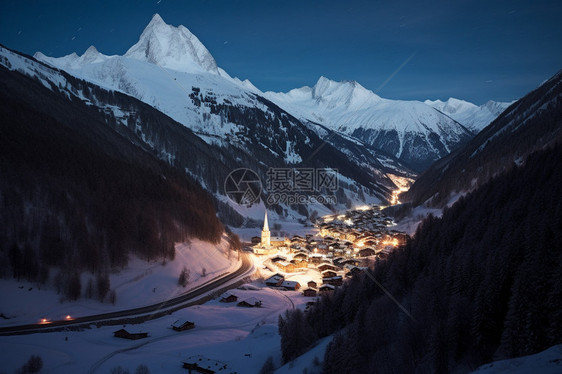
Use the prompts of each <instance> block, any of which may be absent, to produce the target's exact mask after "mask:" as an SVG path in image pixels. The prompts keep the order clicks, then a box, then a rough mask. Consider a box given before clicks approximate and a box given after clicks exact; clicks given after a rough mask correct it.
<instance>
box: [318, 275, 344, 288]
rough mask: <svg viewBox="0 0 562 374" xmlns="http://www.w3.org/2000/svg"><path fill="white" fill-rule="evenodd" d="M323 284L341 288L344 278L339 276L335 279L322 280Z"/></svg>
mask: <svg viewBox="0 0 562 374" xmlns="http://www.w3.org/2000/svg"><path fill="white" fill-rule="evenodd" d="M322 282H323V284H330V285H332V286H341V285H342V284H343V277H342V276H341V275H337V276H335V277H330V278H322Z"/></svg>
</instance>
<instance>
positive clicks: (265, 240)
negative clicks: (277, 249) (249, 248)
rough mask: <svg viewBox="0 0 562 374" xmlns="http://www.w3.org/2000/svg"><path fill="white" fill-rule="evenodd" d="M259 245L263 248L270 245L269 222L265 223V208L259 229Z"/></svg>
mask: <svg viewBox="0 0 562 374" xmlns="http://www.w3.org/2000/svg"><path fill="white" fill-rule="evenodd" d="M261 245H262V247H264V248H269V247H270V246H271V233H270V232H269V224H268V223H267V209H266V210H265V218H264V219H263V229H262V230H261Z"/></svg>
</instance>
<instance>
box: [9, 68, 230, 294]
mask: <svg viewBox="0 0 562 374" xmlns="http://www.w3.org/2000/svg"><path fill="white" fill-rule="evenodd" d="M0 117H1V118H2V121H1V122H0V206H1V209H0V226H1V227H2V230H0V276H2V277H11V276H13V277H15V278H18V279H21V278H23V279H28V280H31V281H39V282H42V283H44V282H47V281H48V280H49V279H50V278H52V275H53V274H54V271H53V270H57V269H58V270H57V271H59V272H60V274H63V276H64V277H65V278H66V279H69V278H70V277H72V276H75V275H76V273H77V272H80V271H82V270H88V271H91V272H97V273H100V274H101V273H105V272H107V271H108V270H109V269H110V268H112V267H122V266H125V265H126V264H127V259H128V255H129V254H130V253H134V254H136V255H138V256H139V257H141V258H143V259H147V260H155V259H158V260H160V259H162V260H164V259H169V258H173V256H174V242H178V241H182V240H185V239H188V238H189V237H196V238H200V239H203V240H207V241H211V242H218V241H219V240H220V237H221V234H222V232H223V226H222V224H221V223H220V221H219V220H218V218H217V217H216V211H215V207H214V204H213V201H212V199H211V198H210V196H209V195H208V194H207V193H206V192H205V191H204V190H203V189H202V188H201V187H200V186H199V184H198V183H197V182H194V181H193V180H191V179H190V178H189V177H188V176H186V174H185V173H182V172H179V171H178V170H177V169H174V168H172V167H171V166H169V165H168V164H167V163H165V162H164V161H161V160H159V159H157V158H156V157H155V156H153V155H151V154H150V153H149V152H147V151H146V150H143V149H142V148H141V147H140V146H137V145H134V144H133V143H132V142H131V141H130V140H129V139H126V138H125V137H124V136H123V135H121V134H119V133H118V132H117V131H116V129H115V126H116V123H115V119H113V121H112V120H111V118H109V117H108V116H106V115H105V114H104V113H103V112H101V111H99V110H97V109H96V108H94V107H92V106H89V105H87V103H86V102H84V101H82V100H78V99H76V98H69V97H67V94H66V93H65V92H63V91H59V90H57V89H56V88H53V90H49V89H47V88H45V86H44V85H43V84H41V82H39V81H38V80H37V79H33V78H30V77H28V76H25V75H23V74H20V73H17V72H10V71H8V70H7V69H5V68H3V67H1V68H0ZM119 131H121V132H126V131H128V129H127V127H122V128H120V129H119ZM131 137H132V135H131Z"/></svg>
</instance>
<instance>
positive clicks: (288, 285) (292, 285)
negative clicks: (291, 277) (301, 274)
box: [281, 281, 301, 291]
mask: <svg viewBox="0 0 562 374" xmlns="http://www.w3.org/2000/svg"><path fill="white" fill-rule="evenodd" d="M281 287H283V288H285V289H287V290H290V291H297V290H298V289H299V288H301V285H300V283H299V282H296V281H284V282H283V283H281Z"/></svg>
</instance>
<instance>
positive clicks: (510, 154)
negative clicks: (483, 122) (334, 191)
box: [400, 72, 562, 207]
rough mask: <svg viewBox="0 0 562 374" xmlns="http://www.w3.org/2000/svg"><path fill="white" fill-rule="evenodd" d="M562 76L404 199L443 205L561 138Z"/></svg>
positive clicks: (428, 174) (438, 166)
mask: <svg viewBox="0 0 562 374" xmlns="http://www.w3.org/2000/svg"><path fill="white" fill-rule="evenodd" d="M561 129H562V72H558V73H557V74H555V75H554V76H553V77H552V78H550V79H549V80H547V81H546V82H544V83H543V84H542V85H540V86H539V87H537V88H536V89H535V90H533V91H531V92H530V93H528V94H527V95H525V97H523V98H521V99H520V100H518V101H517V102H515V103H514V104H512V105H511V106H510V107H509V108H507V109H506V110H505V111H504V112H503V113H502V114H501V115H500V116H499V117H498V118H496V120H495V121H493V122H492V123H491V124H490V125H489V126H487V127H485V128H484V129H483V130H482V131H481V132H480V133H478V135H476V137H475V138H474V139H472V140H471V141H470V142H469V143H468V144H467V145H466V146H464V147H463V148H461V149H459V150H458V151H456V152H453V153H451V154H449V155H447V156H445V157H443V158H442V159H441V160H438V161H436V162H435V163H434V164H433V165H431V167H430V168H429V169H428V170H426V171H425V172H424V173H423V174H422V175H421V176H420V177H419V178H418V179H417V180H416V182H415V183H414V184H413V185H412V187H411V188H410V189H409V190H408V191H407V192H405V193H403V194H402V195H401V197H400V201H409V202H412V203H413V204H414V206H417V205H420V204H423V203H426V204H428V205H431V206H437V207H442V206H444V205H445V204H447V203H448V202H449V200H450V199H451V196H452V195H454V194H455V193H456V192H468V191H471V190H473V189H475V188H477V187H478V186H481V185H483V184H484V183H486V182H487V181H488V180H489V179H490V178H492V177H494V176H495V175H498V174H500V173H502V172H504V171H506V170H509V169H510V168H511V167H513V166H514V165H516V164H517V163H521V162H522V161H524V160H525V158H526V157H527V156H528V155H529V154H531V153H532V152H534V151H536V150H539V149H541V148H543V147H545V146H547V145H549V144H553V143H557V142H560V140H561V139H562V131H561Z"/></svg>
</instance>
